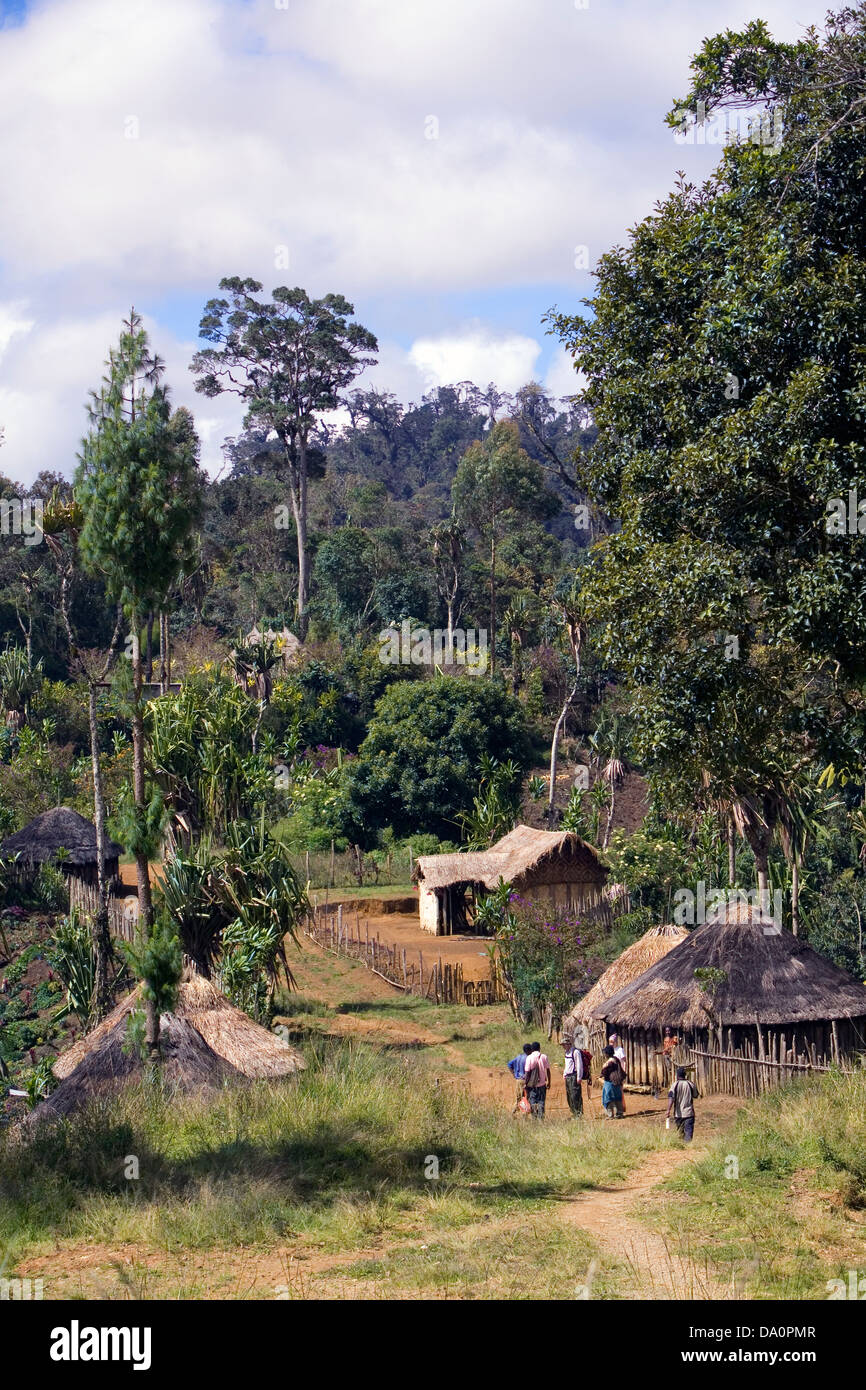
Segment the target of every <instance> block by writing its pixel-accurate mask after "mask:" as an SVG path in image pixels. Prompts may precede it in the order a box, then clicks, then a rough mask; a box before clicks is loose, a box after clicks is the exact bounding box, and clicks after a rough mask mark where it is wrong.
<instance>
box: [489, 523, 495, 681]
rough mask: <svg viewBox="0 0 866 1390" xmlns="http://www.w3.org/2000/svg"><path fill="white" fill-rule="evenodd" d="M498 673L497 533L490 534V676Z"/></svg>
mask: <svg viewBox="0 0 866 1390" xmlns="http://www.w3.org/2000/svg"><path fill="white" fill-rule="evenodd" d="M495 671H496V531H495V530H492V531H491V533H490V674H491V676H492V675H493V674H494V673H495Z"/></svg>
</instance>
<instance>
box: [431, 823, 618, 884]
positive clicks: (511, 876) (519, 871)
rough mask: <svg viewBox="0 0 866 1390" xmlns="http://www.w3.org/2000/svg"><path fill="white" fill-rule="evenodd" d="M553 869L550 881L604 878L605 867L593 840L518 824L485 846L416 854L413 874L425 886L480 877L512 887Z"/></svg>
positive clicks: (475, 880)
mask: <svg viewBox="0 0 866 1390" xmlns="http://www.w3.org/2000/svg"><path fill="white" fill-rule="evenodd" d="M547 869H550V870H552V871H553V872H552V874H551V881H560V880H563V879H567V878H573V879H574V881H576V882H581V881H585V882H593V883H598V884H602V883H604V880H605V879H606V877H607V872H608V871H607V869H606V867H605V866H604V864H602V862H601V859H600V858H599V856H598V854H597V853H596V851H595V850H594V849H593V848H592V846H591V845H588V844H586V843H585V842H584V841H583V840H581V838H580V836H579V835H575V834H574V833H573V832H572V831H568V830H561V831H553V830H533V829H532V827H531V826H529V825H517V826H515V828H514V829H513V830H511V831H509V833H508V834H507V835H504V836H503V838H502V839H501V840H497V842H496V844H495V845H492V846H491V848H490V849H487V850H473V851H468V852H466V853H460V854H424V855H421V856H419V858H418V860H417V863H416V866H415V872H414V875H413V876H414V877H415V878H416V879H417V880H418V882H419V883H422V884H423V885H424V887H425V888H430V889H435V888H450V887H453V886H455V885H457V884H464V883H480V884H482V885H483V886H484V887H485V888H487V889H493V888H495V887H496V885H497V884H498V882H499V880H500V878H501V879H504V881H505V882H506V883H511V884H513V885H515V886H516V887H519V886H520V884H521V883H522V882H523V881H524V880H526V879H528V878H532V879H533V880H536V879H537V877H538V876H539V875H543V874H544V873H545V870H547Z"/></svg>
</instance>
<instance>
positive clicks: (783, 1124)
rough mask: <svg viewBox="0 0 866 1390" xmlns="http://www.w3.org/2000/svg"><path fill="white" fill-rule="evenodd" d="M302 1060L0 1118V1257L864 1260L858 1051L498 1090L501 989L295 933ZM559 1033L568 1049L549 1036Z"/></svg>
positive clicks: (590, 1270)
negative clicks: (651, 1084)
mask: <svg viewBox="0 0 866 1390" xmlns="http://www.w3.org/2000/svg"><path fill="white" fill-rule="evenodd" d="M293 967H294V968H295V972H296V975H297V979H298V985H299V990H298V991H297V992H292V993H290V994H287V995H285V996H284V997H283V998H281V999H280V1001H279V1003H280V1009H281V1013H280V1019H281V1020H282V1022H283V1025H284V1026H285V1027H287V1028H288V1030H289V1033H290V1034H291V1036H292V1037H293V1039H294V1040H295V1042H296V1043H297V1044H298V1045H299V1046H300V1047H301V1049H302V1051H303V1053H304V1056H305V1059H306V1062H307V1069H306V1071H305V1072H304V1073H303V1074H302V1075H301V1077H300V1078H299V1079H298V1080H294V1081H286V1082H282V1083H278V1084H276V1085H273V1084H266V1083H259V1084H255V1085H252V1086H242V1087H239V1088H228V1089H226V1090H224V1091H221V1092H217V1093H215V1094H211V1095H210V1096H199V1097H197V1098H194V1099H193V1098H190V1097H188V1096H187V1097H178V1096H171V1095H164V1094H162V1093H161V1092H160V1091H159V1090H158V1089H156V1090H154V1089H153V1088H141V1087H139V1088H137V1089H129V1090H127V1091H126V1092H125V1093H124V1094H123V1095H122V1096H120V1097H117V1098H115V1099H113V1100H111V1101H104V1102H100V1103H98V1104H95V1105H93V1106H92V1108H91V1109H90V1110H89V1111H88V1112H87V1113H83V1114H80V1115H78V1116H77V1117H75V1118H73V1119H71V1120H69V1121H66V1122H64V1123H62V1124H58V1125H56V1126H54V1127H51V1128H48V1127H44V1128H42V1127H35V1128H32V1129H25V1130H23V1131H22V1130H20V1129H19V1130H16V1129H12V1128H7V1129H4V1130H0V1267H2V1271H3V1273H5V1274H7V1275H8V1274H10V1273H16V1274H19V1275H21V1276H22V1277H37V1278H42V1279H43V1280H44V1288H45V1297H46V1298H50V1297H55V1298H80V1297H83V1298H124V1297H136V1298H161V1299H162V1298H228V1299H242V1298H250V1297H255V1298H278V1299H279V1298H319V1297H345V1298H361V1299H378V1298H442V1297H450V1298H464V1299H499V1298H504V1299H515V1298H517V1297H521V1296H524V1295H525V1294H526V1292H527V1290H532V1292H533V1293H534V1295H535V1296H537V1297H539V1298H547V1297H550V1298H557V1299H560V1298H568V1299H572V1298H575V1297H577V1296H582V1295H581V1294H580V1290H581V1289H582V1288H583V1287H584V1286H585V1285H591V1296H592V1297H593V1298H614V1299H622V1298H634V1297H639V1296H650V1297H655V1298H665V1297H671V1296H678V1297H735V1298H774V1297H782V1298H789V1299H799V1298H816V1297H817V1298H822V1297H823V1298H826V1297H827V1281H828V1280H829V1279H832V1278H843V1279H847V1272H848V1270H850V1269H854V1270H863V1269H864V1268H866V1221H864V1218H866V1158H864V1153H866V1073H864V1075H862V1076H860V1075H858V1076H856V1077H854V1078H843V1077H841V1076H830V1077H827V1078H824V1079H822V1080H821V1081H820V1082H815V1083H811V1084H799V1085H795V1086H792V1087H789V1088H786V1089H785V1090H783V1091H778V1092H775V1093H774V1094H772V1095H770V1096H768V1097H766V1098H764V1099H763V1100H761V1101H759V1102H755V1103H752V1104H750V1105H748V1106H744V1107H741V1106H739V1105H738V1104H737V1103H736V1102H735V1101H733V1100H732V1099H723V1100H718V1099H713V1098H707V1099H704V1100H702V1101H701V1102H699V1116H698V1130H697V1138H696V1142H695V1144H694V1145H693V1146H692V1147H691V1149H685V1148H684V1147H683V1146H682V1145H681V1144H680V1143H679V1141H678V1139H677V1137H676V1135H675V1134H674V1133H669V1132H666V1131H665V1128H664V1120H663V1109H664V1104H663V1102H661V1103H659V1102H652V1101H651V1100H650V1099H649V1098H646V1097H638V1096H630V1097H629V1098H628V1105H627V1110H628V1117H627V1120H626V1122H624V1123H621V1124H612V1123H610V1122H606V1121H604V1120H603V1119H601V1117H600V1112H599V1108H598V1101H597V1098H594V1100H593V1103H592V1105H591V1106H589V1108H588V1110H587V1114H586V1117H585V1118H584V1120H583V1121H581V1122H577V1121H574V1120H571V1119H569V1118H568V1117H567V1111H566V1110H565V1107H564V1097H563V1096H562V1094H561V1091H562V1083H561V1079H558V1080H557V1084H556V1085H555V1087H554V1091H553V1092H552V1096H551V1109H550V1113H549V1116H548V1119H547V1120H546V1121H545V1123H544V1125H539V1124H537V1123H535V1122H532V1121H524V1120H520V1119H515V1118H513V1117H512V1116H511V1113H510V1110H511V1104H512V1101H513V1086H512V1085H511V1083H510V1080H509V1078H508V1074H507V1072H506V1071H505V1070H504V1063H505V1061H506V1060H507V1058H508V1057H510V1056H513V1055H514V1054H515V1052H516V1051H517V1050H518V1048H519V1045H520V1044H521V1042H522V1041H523V1040H524V1032H523V1030H521V1029H520V1028H518V1027H517V1025H515V1023H514V1020H513V1019H512V1018H511V1016H510V1014H509V1012H508V1009H507V1007H506V1006H504V1005H501V1006H496V1007H494V1008H479V1009H471V1008H466V1007H463V1006H456V1005H455V1006H450V1007H437V1006H436V1005H434V1004H431V1003H429V1002H427V1001H424V1000H421V999H419V998H417V997H416V996H412V995H410V996H405V995H401V994H399V993H397V992H396V991H395V990H393V989H392V988H391V987H390V986H388V985H387V984H386V983H385V982H384V981H382V980H380V979H378V978H377V977H376V976H374V975H372V974H371V972H369V971H367V970H365V969H364V967H363V966H362V965H360V964H359V963H358V962H355V961H350V960H346V959H345V958H341V957H336V956H332V955H330V954H328V953H326V952H323V951H321V950H318V949H316V948H309V949H305V950H304V951H303V952H301V953H299V954H298V956H297V957H296V958H293ZM548 1050H549V1051H550V1052H551V1056H552V1057H553V1058H556V1057H557V1056H558V1055H559V1054H558V1051H557V1049H556V1047H555V1045H553V1046H551V1047H550V1048H549V1049H548Z"/></svg>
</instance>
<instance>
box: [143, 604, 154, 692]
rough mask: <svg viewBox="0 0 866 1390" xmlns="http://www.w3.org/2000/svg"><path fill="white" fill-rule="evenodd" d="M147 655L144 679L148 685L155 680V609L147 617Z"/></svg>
mask: <svg viewBox="0 0 866 1390" xmlns="http://www.w3.org/2000/svg"><path fill="white" fill-rule="evenodd" d="M145 640H146V642H147V646H146V649H145V651H146V654H145V659H144V671H145V676H144V679H145V680H146V681H147V683H148V684H150V682H151V681H152V680H153V609H151V610H150V612H149V613H148V615H147V632H146V639H145Z"/></svg>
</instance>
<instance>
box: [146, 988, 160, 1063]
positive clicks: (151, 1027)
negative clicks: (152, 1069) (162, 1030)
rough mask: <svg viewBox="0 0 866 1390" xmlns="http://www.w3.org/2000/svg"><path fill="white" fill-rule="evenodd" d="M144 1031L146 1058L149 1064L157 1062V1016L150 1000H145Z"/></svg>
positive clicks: (154, 1006)
mask: <svg viewBox="0 0 866 1390" xmlns="http://www.w3.org/2000/svg"><path fill="white" fill-rule="evenodd" d="M144 1013H145V1030H144V1041H145V1045H146V1047H147V1057H148V1061H150V1062H154V1063H155V1062H157V1061H158V1060H159V1014H158V1013H157V1011H156V1005H155V1004H154V1002H153V1000H152V999H147V1000H145V1005H144Z"/></svg>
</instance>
